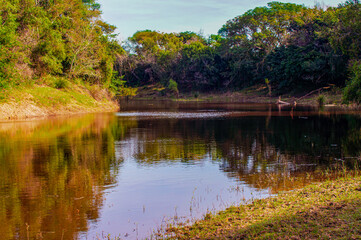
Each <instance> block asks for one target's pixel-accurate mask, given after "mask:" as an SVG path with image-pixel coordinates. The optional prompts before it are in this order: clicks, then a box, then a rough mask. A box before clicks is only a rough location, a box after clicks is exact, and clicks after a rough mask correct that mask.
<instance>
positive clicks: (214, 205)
mask: <svg viewBox="0 0 361 240" xmlns="http://www.w3.org/2000/svg"><path fill="white" fill-rule="evenodd" d="M121 106H122V107H121V111H120V112H119V113H110V114H91V115H82V116H75V117H67V118H55V119H48V120H36V121H23V122H3V123H0V222H1V224H0V233H1V239H97V238H98V239H105V238H106V236H107V235H108V234H111V236H112V237H118V236H119V237H121V238H122V239H136V238H139V239H142V238H145V237H147V236H150V235H151V234H152V232H153V230H156V229H159V228H161V227H162V226H164V225H165V224H167V223H171V222H184V221H187V220H190V221H191V220H194V219H197V218H201V217H202V216H203V215H204V214H206V213H207V212H214V211H218V210H221V209H225V208H226V207H228V206H230V205H232V204H240V203H244V202H247V201H249V200H252V199H255V198H263V197H268V196H270V195H274V194H277V193H278V192H279V191H286V190H292V189H295V188H300V187H303V186H304V185H306V184H308V183H310V182H314V181H321V180H322V178H323V177H324V176H323V174H322V172H323V170H325V169H327V168H330V167H333V166H334V165H336V164H339V163H343V164H351V163H350V162H351V160H352V159H354V158H355V157H359V156H360V152H361V118H360V114H359V113H357V112H341V111H338V110H336V109H334V110H332V109H331V110H327V109H326V110H322V109H321V110H319V109H313V108H308V107H297V108H291V107H287V108H282V109H281V108H278V107H277V106H272V105H256V104H253V105H245V104H243V105H241V104H220V103H219V104H210V103H187V102H185V103H174V102H152V101H137V102H122V104H121Z"/></svg>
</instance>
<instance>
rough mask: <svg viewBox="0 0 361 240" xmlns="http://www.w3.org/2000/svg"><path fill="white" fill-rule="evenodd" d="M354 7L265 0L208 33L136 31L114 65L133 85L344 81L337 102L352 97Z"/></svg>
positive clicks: (304, 85) (192, 88)
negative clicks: (307, 5)
mask: <svg viewBox="0 0 361 240" xmlns="http://www.w3.org/2000/svg"><path fill="white" fill-rule="evenodd" d="M360 10H361V4H360V3H359V1H357V0H353V1H347V2H346V3H343V4H340V5H339V6H338V7H325V6H322V5H318V6H315V7H313V8H309V7H305V6H303V5H297V4H291V3H280V2H271V3H269V4H268V5H267V6H265V7H257V8H255V9H252V10H249V11H247V12H246V13H244V14H243V15H240V16H238V17H235V18H234V19H231V20H229V21H228V22H227V23H226V24H224V26H223V27H222V28H221V29H220V30H219V32H218V35H211V36H209V37H204V36H202V35H201V34H196V33H194V32H181V33H161V32H157V31H151V30H145V31H138V32H136V33H135V34H134V35H133V36H132V37H131V38H129V41H128V42H127V45H126V46H125V47H124V48H125V49H126V50H128V54H127V55H123V57H122V58H119V59H118V61H117V63H116V66H118V67H117V69H118V70H119V72H120V75H122V76H123V77H124V80H126V81H127V83H128V84H130V85H131V86H133V87H139V86H144V85H154V84H159V83H160V84H161V85H162V86H164V87H167V86H168V85H169V82H170V80H173V81H176V83H177V84H178V89H179V91H180V92H182V93H189V92H203V93H209V92H217V91H218V92H219V91H238V90H242V89H244V88H246V87H250V86H255V85H263V86H264V87H265V88H266V89H267V93H266V94H265V95H269V96H278V95H281V94H291V95H302V93H307V92H310V91H312V90H315V89H318V88H323V87H324V88H325V89H329V88H333V87H334V86H336V87H339V88H344V87H345V86H346V89H345V91H344V97H343V100H344V102H352V101H355V102H359V99H360V96H361V95H360V94H359V92H358V91H359V90H358V84H359V75H360V71H359V70H360V67H359V66H360V57H361V49H360V47H359V46H360V45H361V44H360V42H359V41H360V39H361V38H360V34H361V31H360V23H361V15H360V12H361V11H360ZM163 95H164V93H163Z"/></svg>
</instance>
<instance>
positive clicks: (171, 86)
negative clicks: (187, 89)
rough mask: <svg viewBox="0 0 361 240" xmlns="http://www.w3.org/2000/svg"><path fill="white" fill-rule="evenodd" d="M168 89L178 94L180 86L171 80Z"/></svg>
mask: <svg viewBox="0 0 361 240" xmlns="http://www.w3.org/2000/svg"><path fill="white" fill-rule="evenodd" d="M168 89H169V90H170V91H172V92H174V93H178V84H177V82H176V81H174V80H173V79H170V80H169V83H168Z"/></svg>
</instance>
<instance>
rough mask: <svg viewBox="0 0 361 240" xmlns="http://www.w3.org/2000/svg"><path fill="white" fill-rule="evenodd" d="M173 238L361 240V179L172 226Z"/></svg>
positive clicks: (315, 187) (328, 184) (332, 183)
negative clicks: (185, 224)
mask: <svg viewBox="0 0 361 240" xmlns="http://www.w3.org/2000/svg"><path fill="white" fill-rule="evenodd" d="M165 237H168V238H170V239H360V238H361V177H360V176H359V175H358V176H353V174H347V176H346V177H344V178H341V179H338V180H332V181H328V182H324V183H321V184H314V185H310V186H308V187H306V188H304V189H302V190H296V191H293V192H289V193H282V194H280V195H278V196H277V197H274V198H268V199H262V200H256V201H254V202H253V203H251V204H249V205H243V206H238V207H231V208H229V209H227V210H225V211H222V212H220V213H218V214H215V215H212V214H208V215H206V216H205V218H204V219H203V220H200V221H197V222H195V223H194V224H193V225H191V226H183V227H182V226H181V227H171V228H169V229H168V231H167V234H166V235H165Z"/></svg>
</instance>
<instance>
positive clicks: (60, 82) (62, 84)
mask: <svg viewBox="0 0 361 240" xmlns="http://www.w3.org/2000/svg"><path fill="white" fill-rule="evenodd" d="M67 86H68V82H67V81H66V80H65V79H64V78H56V79H55V80H54V87H55V88H56V89H63V88H66V87H67Z"/></svg>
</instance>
